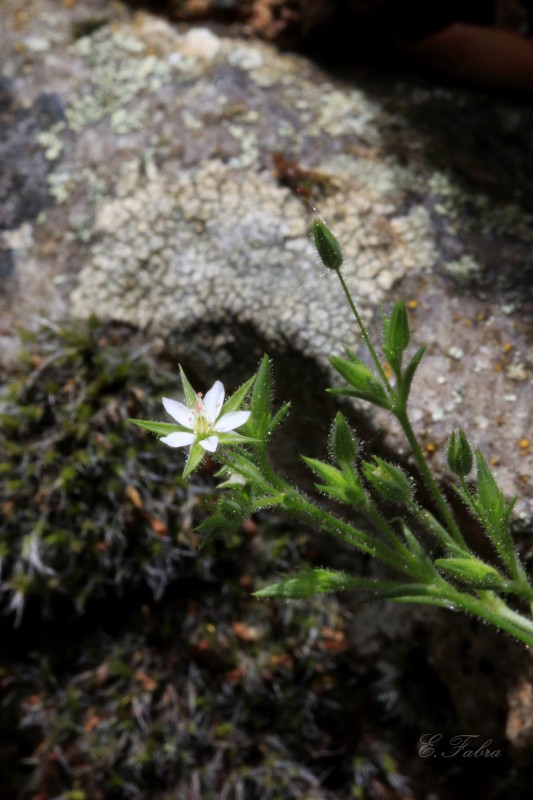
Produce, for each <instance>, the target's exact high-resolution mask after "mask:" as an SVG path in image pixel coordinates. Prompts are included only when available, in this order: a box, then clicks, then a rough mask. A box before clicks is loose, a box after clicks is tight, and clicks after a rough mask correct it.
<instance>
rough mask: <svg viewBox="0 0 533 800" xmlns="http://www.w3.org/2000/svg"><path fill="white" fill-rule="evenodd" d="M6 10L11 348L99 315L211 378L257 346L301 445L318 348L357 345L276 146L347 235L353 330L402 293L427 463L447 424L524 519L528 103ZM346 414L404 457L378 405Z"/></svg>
mask: <svg viewBox="0 0 533 800" xmlns="http://www.w3.org/2000/svg"><path fill="white" fill-rule="evenodd" d="M1 13H2V26H1V29H0V51H1V52H2V53H3V63H2V73H3V77H2V81H3V82H2V86H3V87H4V89H3V94H2V96H1V97H0V101H1V102H0V114H1V115H2V120H7V123H6V125H5V141H4V143H3V144H2V145H1V147H0V162H1V161H2V159H3V160H4V162H5V163H7V164H8V165H9V167H8V170H7V171H4V173H3V178H2V182H0V198H3V202H2V207H1V208H0V220H1V223H2V227H3V233H2V240H1V241H2V245H1V249H0V276H1V280H2V290H3V293H2V299H1V301H0V302H1V304H2V307H1V312H2V320H3V324H2V329H1V331H0V333H2V335H3V338H4V342H3V343H4V345H8V344H9V343H10V342H11V343H12V342H13V341H14V338H13V336H12V335H11V334H12V333H13V332H14V331H15V329H16V328H17V327H18V326H19V325H21V324H24V325H28V324H30V325H31V324H33V323H34V322H35V319H36V317H37V316H38V315H41V314H44V315H55V314H61V313H64V312H65V311H68V312H70V313H72V314H73V315H75V316H87V315H89V314H91V313H97V314H99V315H101V316H104V317H110V318H113V319H117V320H121V321H124V322H128V323H132V324H134V325H136V326H139V327H140V328H142V329H143V330H145V331H146V335H147V336H149V337H163V338H164V339H166V340H169V341H172V340H174V341H175V342H176V344H177V346H178V347H179V349H180V352H181V353H182V356H183V358H184V360H185V362H186V363H189V364H192V365H193V366H194V368H195V370H196V373H197V375H198V376H199V377H200V378H202V379H203V380H205V381H206V382H207V381H209V380H212V379H213V378H214V377H222V378H223V379H224V380H225V381H226V383H227V384H230V383H232V382H234V381H237V380H240V379H242V378H244V377H246V376H247V374H248V372H249V371H251V370H252V369H253V368H254V367H255V365H256V364H257V361H258V357H259V355H260V351H261V350H263V349H265V350H267V351H268V352H269V353H271V354H275V355H276V356H277V357H279V362H278V369H277V374H278V376H279V380H278V383H279V387H280V397H281V399H283V392H285V391H286V392H287V394H292V395H293V396H295V398H296V400H297V401H298V402H297V404H296V406H295V409H294V411H293V415H292V422H291V424H292V425H293V426H294V428H295V429H298V427H299V425H300V422H303V423H304V424H303V425H302V426H300V427H303V428H305V430H306V433H305V437H304V438H305V439H306V440H307V442H308V443H309V447H308V448H307V452H308V453H309V450H315V451H316V449H318V442H321V441H323V439H324V431H325V428H327V425H328V421H329V420H328V418H327V416H326V411H327V410H328V408H329V405H328V402H327V401H326V400H325V399H324V395H323V394H322V392H323V388H325V386H326V385H327V384H328V382H331V380H333V378H332V376H331V374H330V369H329V366H328V360H327V357H328V355H329V354H330V353H331V352H337V353H338V352H341V348H342V345H343V344H345V343H346V344H348V345H350V346H351V347H353V348H356V349H357V348H360V341H359V337H358V336H357V333H356V332H355V331H354V326H353V324H352V322H351V320H350V317H349V314H348V313H347V311H346V309H345V304H344V303H343V298H342V295H341V292H340V289H339V287H338V285H337V283H336V280H335V276H334V275H331V274H329V273H328V274H325V271H324V269H323V268H321V266H320V263H319V262H318V259H317V256H316V254H315V252H314V249H313V246H312V243H311V240H310V236H309V231H310V226H311V223H312V218H313V213H312V210H311V209H310V208H308V207H306V204H305V203H302V197H301V196H297V195H296V193H295V192H294V191H293V190H292V189H291V187H290V186H287V185H283V183H284V181H283V180H282V178H284V179H285V183H286V182H287V181H288V182H289V183H290V175H289V174H288V173H287V174H285V175H280V171H279V163H280V161H279V158H278V169H277V172H276V170H275V169H274V168H273V160H272V157H273V154H275V153H281V154H283V157H284V158H285V161H286V162H295V163H296V164H298V165H299V166H300V168H301V169H303V170H305V171H307V172H308V173H309V174H307V175H302V174H300V177H299V178H298V173H297V174H296V175H297V177H296V181H297V182H298V180H299V181H300V185H301V186H304V184H305V185H306V186H307V187H308V189H309V186H310V187H311V188H310V189H309V195H308V196H309V198H310V202H311V203H314V204H316V205H317V207H318V210H319V212H320V214H322V216H323V217H324V219H325V220H326V221H327V222H328V224H329V225H330V226H331V227H332V228H333V230H334V231H335V233H336V234H337V236H338V238H339V241H340V242H341V243H342V245H343V248H344V252H345V258H346V266H345V277H346V280H347V282H348V283H349V285H350V286H351V288H352V290H353V293H354V296H355V298H356V301H357V303H358V305H359V307H360V310H361V313H362V315H363V317H364V318H365V319H366V320H367V321H368V322H369V324H370V325H371V326H374V327H375V326H376V325H377V323H378V321H379V307H380V306H381V305H382V304H383V305H385V306H387V305H388V304H391V303H392V302H393V301H394V300H395V299H396V298H397V297H400V296H401V297H404V298H405V299H407V300H408V301H409V305H410V307H411V310H412V319H413V327H414V336H413V338H414V340H415V341H416V342H418V343H423V342H426V343H427V345H428V353H427V355H426V357H425V359H424V362H423V364H422V366H421V368H420V372H419V375H418V377H417V379H416V384H415V391H414V395H413V401H412V411H413V418H414V421H415V424H416V428H417V430H418V432H419V433H420V436H421V438H422V441H423V443H424V445H425V447H426V450H427V453H428V457H429V458H431V460H432V462H433V463H434V465H435V467H436V469H437V471H439V472H442V464H443V455H444V451H445V446H446V440H447V436H448V434H449V432H450V431H451V429H452V428H453V427H454V426H455V425H457V424H461V425H462V426H463V427H464V428H465V429H466V431H467V432H468V435H469V436H470V438H471V440H472V442H473V443H474V444H475V445H476V446H479V447H480V448H481V449H482V450H483V451H484V453H485V454H486V456H487V458H488V459H489V461H490V462H491V464H493V466H494V470H495V473H496V474H497V477H498V480H499V481H500V483H501V485H502V487H503V489H504V490H505V491H506V493H507V494H509V495H510V494H514V493H516V494H518V495H519V498H520V499H519V502H518V504H517V512H516V513H517V520H522V522H523V525H524V526H529V525H530V524H531V521H532V519H533V481H530V480H529V479H530V476H531V474H532V466H533V436H532V434H531V421H532V412H531V405H532V399H533V389H532V380H533V340H532V330H533V328H532V324H531V323H532V317H531V311H532V305H533V304H532V292H531V276H532V274H533V256H532V253H533V248H532V244H533V228H532V225H531V222H532V216H531V209H532V207H533V205H532V199H533V198H532V193H531V185H530V179H529V176H528V174H527V168H528V163H529V162H528V159H530V157H531V149H532V145H531V142H528V140H527V131H528V130H530V129H531V128H530V126H531V117H532V114H531V111H530V110H529V109H527V108H525V107H522V106H521V105H520V103H518V102H516V103H512V102H511V101H507V102H503V101H501V100H498V99H497V98H490V97H487V96H485V95H482V94H469V93H467V92H466V91H462V90H459V89H453V90H450V89H443V88H441V87H439V86H430V85H428V84H426V83H424V82H423V80H422V79H413V80H412V81H409V82H405V83H404V82H402V80H401V79H397V80H396V81H392V82H391V81H390V80H389V82H388V83H384V82H382V81H380V79H379V78H376V77H369V76H368V75H366V76H362V75H359V74H358V73H357V71H354V73H353V74H352V75H351V76H348V77H347V78H345V79H344V80H341V79H340V78H333V77H332V76H330V75H328V74H326V73H325V72H323V71H321V70H320V69H319V68H318V67H316V66H314V65H313V64H311V63H310V62H308V61H307V60H306V59H304V58H303V57H300V56H297V55H293V54H280V53H279V52H277V51H276V50H275V49H274V48H272V47H271V46H269V45H267V44H264V43H258V42H254V43H251V42H248V41H241V40H236V39H231V38H224V37H222V36H218V35H215V34H214V33H212V32H211V31H209V30H206V29H190V30H188V29H187V28H179V27H173V26H171V25H170V24H168V23H166V22H165V21H163V20H162V19H159V18H155V17H153V16H150V15H148V14H142V13H138V14H135V15H131V14H130V12H128V11H127V10H126V9H125V8H124V7H122V6H121V5H120V4H118V3H113V4H108V3H104V2H88V0H85V1H83V0H82V1H81V2H77V3H75V4H73V5H72V7H71V8H69V7H68V4H65V5H63V4H59V3H56V2H53V0H30V2H24V3H22V2H21V0H4V3H3V5H2V12H1ZM91 20H98V23H97V24H94V25H91V24H87V23H91ZM74 23H76V25H77V27H73V25H74ZM80 23H81V24H80ZM84 25H85V27H84ZM74 30H75V31H77V32H78V33H79V32H80V31H81V32H83V31H88V32H87V33H86V34H85V35H81V36H80V37H79V38H77V39H76V38H75V37H74V36H73V31H74ZM89 31H91V32H89ZM528 125H529V128H528ZM458 132H460V133H461V135H462V137H463V138H462V139H459V138H458ZM516 144H520V145H521V146H522V147H523V152H522V153H520V151H517V148H516V147H515V145H516ZM517 153H518V155H517ZM281 163H283V162H281ZM289 171H290V170H289ZM293 178H294V176H293ZM306 181H307V183H306ZM293 188H294V187H293ZM304 188H305V187H304ZM306 191H307V190H306ZM4 352H5V353H9V352H12V353H13V352H14V351H13V349H11V350H9V348H7V347H6V348H5V349H4ZM360 352H361V353H362V352H363V350H362V348H360ZM4 358H6V356H4ZM290 387H292V389H291V388H290ZM315 398H316V399H315ZM357 413H358V419H359V421H360V423H361V425H363V426H364V427H365V429H366V430H367V432H368V431H370V432H372V431H377V430H378V429H383V430H384V431H385V432H386V436H387V446H388V447H389V448H390V449H391V450H392V451H393V452H394V453H395V454H396V456H397V458H405V455H406V452H405V445H404V442H403V439H402V438H401V435H400V434H399V432H398V431H397V430H396V428H395V426H394V425H393V424H391V421H390V419H389V418H387V417H386V416H385V415H384V414H381V413H373V412H371V411H370V410H369V409H368V408H365V407H361V408H358V409H357ZM309 419H311V422H309ZM313 431H314V434H313ZM530 441H531V444H530Z"/></svg>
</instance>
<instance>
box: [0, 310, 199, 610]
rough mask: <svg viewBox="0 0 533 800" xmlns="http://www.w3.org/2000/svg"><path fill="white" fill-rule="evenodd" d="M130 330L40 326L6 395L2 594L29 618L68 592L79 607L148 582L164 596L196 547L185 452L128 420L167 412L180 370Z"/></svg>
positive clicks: (1, 435) (0, 470)
mask: <svg viewBox="0 0 533 800" xmlns="http://www.w3.org/2000/svg"><path fill="white" fill-rule="evenodd" d="M127 334H130V335H131V332H128V331H126V329H122V330H121V331H119V330H118V329H117V328H112V327H110V326H102V325H100V324H99V323H98V322H96V321H95V320H93V321H92V322H90V323H89V324H88V325H86V326H80V327H77V328H75V329H69V328H63V329H61V330H59V331H56V330H53V329H51V328H49V329H45V330H42V331H40V332H39V333H38V334H37V335H36V336H35V337H34V338H33V340H32V341H30V342H29V343H28V345H29V349H28V351H27V353H26V355H25V361H26V365H27V366H26V369H25V371H24V372H21V374H20V375H19V376H18V377H17V379H16V380H14V381H13V382H12V383H11V384H10V385H8V386H7V387H6V388H5V390H4V392H3V395H2V397H1V399H0V407H1V409H2V415H1V430H0V450H1V452H2V453H3V457H2V460H1V465H0V496H1V497H2V511H3V514H2V522H1V523H0V547H1V550H2V553H3V557H2V560H3V570H2V575H1V579H0V593H1V598H2V600H1V602H2V605H3V608H4V610H6V609H7V610H8V611H11V612H14V613H15V614H16V616H17V618H18V619H19V620H20V618H21V615H22V613H23V610H24V607H25V605H26V604H27V603H28V602H32V601H33V603H34V607H35V610H37V609H38V613H39V614H41V615H46V614H47V613H51V609H52V606H53V603H54V599H55V598H57V597H58V596H61V597H63V598H64V599H66V600H67V601H68V602H69V603H70V604H71V605H72V606H73V607H75V608H77V609H78V610H81V609H83V607H84V606H85V605H86V604H87V603H88V602H89V601H91V600H93V599H102V598H105V597H107V596H108V595H109V594H110V593H112V594H113V595H115V594H116V595H119V596H124V595H125V594H126V593H127V592H129V591H131V590H132V589H134V588H136V587H139V586H141V585H147V586H148V587H150V589H151V591H152V592H153V593H154V595H156V596H160V595H161V593H162V592H163V590H164V588H165V586H166V585H167V583H168V582H169V580H171V578H172V577H173V576H174V575H175V574H176V573H177V572H179V569H180V567H179V564H181V565H182V567H181V568H183V564H184V563H185V562H186V561H187V558H188V557H190V556H191V555H192V553H193V551H194V548H193V547H192V546H191V544H190V543H189V542H188V541H187V540H186V539H185V541H182V540H181V539H180V536H181V531H180V522H181V520H182V514H181V510H180V504H181V503H182V502H183V501H184V500H185V499H187V498H188V497H189V490H188V489H187V488H186V487H185V486H184V485H183V483H182V482H181V479H180V478H179V477H178V474H179V473H178V470H177V465H176V463H175V459H173V460H169V459H166V458H164V457H163V454H162V452H161V447H160V445H158V442H157V440H156V439H155V438H154V437H148V436H144V437H143V435H142V434H141V435H139V432H138V431H137V430H134V429H132V426H130V425H129V424H128V423H127V417H128V416H139V415H141V416H143V415H148V416H153V415H156V416H160V415H161V410H160V396H161V393H162V392H163V391H167V392H170V393H172V392H174V390H175V379H174V375H173V374H170V373H168V372H166V373H165V372H164V370H161V371H160V370H158V371H157V377H156V371H155V369H154V362H153V359H152V358H150V357H149V356H148V355H147V354H146V353H143V349H142V348H140V347H139V346H138V343H137V344H136V345H132V344H128V342H127ZM140 465H141V466H140Z"/></svg>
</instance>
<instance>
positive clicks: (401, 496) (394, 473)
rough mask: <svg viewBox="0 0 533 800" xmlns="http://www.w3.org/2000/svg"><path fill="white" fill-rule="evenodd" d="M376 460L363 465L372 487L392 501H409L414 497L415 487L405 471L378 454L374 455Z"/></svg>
mask: <svg viewBox="0 0 533 800" xmlns="http://www.w3.org/2000/svg"><path fill="white" fill-rule="evenodd" d="M374 462H375V463H374V464H371V463H370V462H369V461H367V462H366V463H365V464H364V466H363V474H364V476H365V478H366V479H367V481H368V482H369V484H370V486H371V487H372V489H374V491H376V492H377V493H378V494H379V495H381V497H383V499H384V500H388V501H389V502H391V503H409V502H410V501H411V500H412V498H413V487H412V486H411V482H410V480H409V478H408V477H407V475H406V474H405V472H404V471H403V470H402V469H400V467H396V466H394V464H389V463H388V462H387V461H383V460H382V459H381V458H378V457H377V456H374Z"/></svg>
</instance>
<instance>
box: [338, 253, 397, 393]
mask: <svg viewBox="0 0 533 800" xmlns="http://www.w3.org/2000/svg"><path fill="white" fill-rule="evenodd" d="M335 272H336V274H337V277H338V279H339V281H340V284H341V286H342V290H343V292H344V294H345V295H346V300H347V301H348V305H349V306H350V309H351V311H352V314H353V315H354V317H355V321H356V322H357V325H358V326H359V330H360V331H361V335H362V337H363V339H364V341H365V344H366V346H367V347H368V351H369V353H370V355H371V356H372V360H373V362H374V364H375V365H376V369H377V371H378V372H379V375H380V378H381V380H382V381H383V384H384V386H385V387H386V389H387V391H388V393H389V395H390V396H391V397H394V390H393V388H392V386H391V385H390V382H389V379H388V378H387V376H386V375H385V370H384V369H383V367H382V366H381V362H380V360H379V358H378V354H377V353H376V351H375V349H374V345H373V344H372V342H371V341H370V336H369V335H368V332H367V330H366V328H365V326H364V324H363V320H362V319H361V317H360V316H359V312H358V311H357V308H356V307H355V303H354V301H353V300H352V295H351V294H350V290H349V289H348V286H347V285H346V281H345V280H344V278H343V276H342V272H341V271H340V268H339V269H337V270H335Z"/></svg>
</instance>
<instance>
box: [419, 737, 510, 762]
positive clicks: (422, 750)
mask: <svg viewBox="0 0 533 800" xmlns="http://www.w3.org/2000/svg"><path fill="white" fill-rule="evenodd" d="M480 738H481V737H480V736H479V734H475V733H468V734H462V735H461V736H452V738H451V739H450V740H449V741H445V740H444V737H443V735H442V733H424V734H423V735H422V736H421V737H420V747H419V748H418V755H419V756H420V757H421V758H431V756H433V757H437V756H440V757H441V758H454V757H456V756H459V757H461V756H462V757H463V758H498V756H500V755H501V752H502V751H501V750H496V749H491V745H492V739H486V740H485V741H484V742H483V743H480V742H479V739H480Z"/></svg>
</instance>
